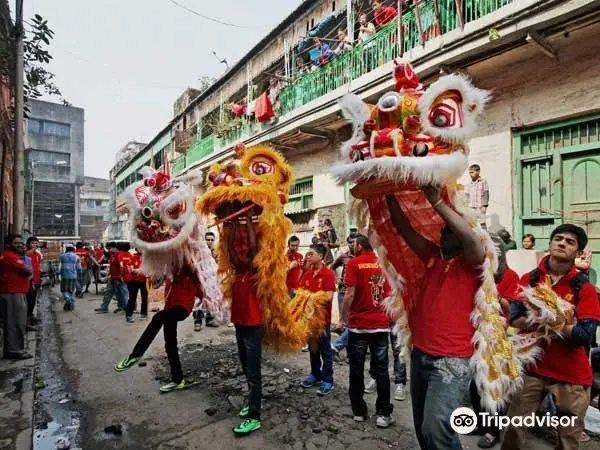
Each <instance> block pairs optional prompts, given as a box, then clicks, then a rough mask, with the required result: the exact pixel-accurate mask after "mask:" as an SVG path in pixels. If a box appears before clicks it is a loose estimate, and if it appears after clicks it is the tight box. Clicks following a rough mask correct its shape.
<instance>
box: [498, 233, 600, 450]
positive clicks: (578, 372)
mask: <svg viewBox="0 0 600 450" xmlns="http://www.w3.org/2000/svg"><path fill="white" fill-rule="evenodd" d="M587 242H588V237H587V235H586V233H585V231H584V230H583V229H582V228H580V227H578V226H576V225H572V224H563V225H559V226H558V227H557V228H555V229H554V231H552V234H551V235H550V254H549V256H546V257H544V258H543V259H542V261H541V262H540V264H539V266H538V268H537V269H535V270H533V271H532V272H530V273H528V274H525V275H524V276H523V277H522V278H521V283H520V284H521V285H523V286H531V285H532V284H534V285H538V284H540V283H546V284H547V285H548V286H551V287H552V290H553V291H554V292H556V293H557V294H558V295H559V296H560V297H562V298H563V299H564V300H566V301H569V302H571V303H573V304H574V305H575V311H576V312H575V317H574V318H573V320H571V321H569V322H568V323H566V324H565V325H564V327H563V328H562V330H561V333H562V334H563V336H564V338H563V339H558V338H554V339H552V340H551V341H550V342H549V343H547V344H546V345H545V348H544V353H543V356H542V358H541V359H540V360H539V362H538V363H537V365H536V366H535V367H531V368H530V369H529V371H528V373H527V374H524V375H523V381H524V384H523V388H522V390H521V392H520V393H519V395H518V396H516V397H515V399H514V400H513V402H512V404H511V405H510V408H509V410H508V415H509V416H510V417H514V416H522V417H524V416H528V415H531V413H534V412H535V411H537V409H538V407H539V405H540V403H541V402H542V400H543V398H544V396H545V392H546V391H548V392H550V393H551V394H552V396H553V397H554V402H555V404H556V407H557V411H558V414H559V416H561V417H562V416H567V417H573V416H576V417H577V420H576V421H575V425H574V426H572V427H564V426H560V427H559V428H558V440H559V446H558V448H563V449H576V448H579V437H580V436H581V432H582V431H583V429H584V417H585V413H586V411H587V407H588V405H589V402H590V386H591V385H592V368H591V366H590V361H589V356H588V353H589V351H588V348H589V346H590V345H591V343H592V341H593V340H594V337H595V336H596V328H597V326H598V321H599V320H600V305H599V304H598V296H597V294H596V289H595V288H594V286H593V285H592V284H591V283H590V282H589V281H588V280H587V278H585V277H584V276H583V275H581V274H579V271H578V270H577V267H576V266H575V259H576V258H577V257H579V256H580V255H581V253H582V251H583V249H584V248H585V246H586V245H587ZM582 277H583V278H582ZM575 286H577V287H576V291H574V287H575ZM526 316H527V309H526V307H525V305H524V304H523V303H520V302H513V304H512V305H511V314H510V319H511V325H512V326H513V327H515V328H521V329H527V321H526ZM524 437H525V428H523V427H513V426H512V425H511V426H509V428H508V429H507V431H506V435H505V437H504V442H503V443H502V448H503V449H506V450H509V449H510V450H512V449H519V448H521V446H522V445H523V439H524Z"/></svg>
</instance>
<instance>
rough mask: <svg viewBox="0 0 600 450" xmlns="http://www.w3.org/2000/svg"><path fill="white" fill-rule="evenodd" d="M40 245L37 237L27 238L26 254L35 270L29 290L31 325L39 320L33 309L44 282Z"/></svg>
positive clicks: (28, 302)
mask: <svg viewBox="0 0 600 450" xmlns="http://www.w3.org/2000/svg"><path fill="white" fill-rule="evenodd" d="M39 246H40V241H39V239H38V238H37V237H35V236H31V237H30V238H29V239H27V250H26V251H25V254H26V255H27V256H29V258H30V259H31V268H32V270H33V278H32V280H31V286H30V287H29V291H28V292H27V318H28V319H27V320H28V323H29V325H30V326H31V325H35V324H36V322H37V319H36V318H35V317H34V316H33V310H34V309H35V303H36V301H37V296H38V294H39V292H40V285H41V283H42V281H41V280H42V278H41V271H42V259H44V258H43V256H42V253H41V252H40V251H39V250H38V248H39ZM30 328H31V327H30Z"/></svg>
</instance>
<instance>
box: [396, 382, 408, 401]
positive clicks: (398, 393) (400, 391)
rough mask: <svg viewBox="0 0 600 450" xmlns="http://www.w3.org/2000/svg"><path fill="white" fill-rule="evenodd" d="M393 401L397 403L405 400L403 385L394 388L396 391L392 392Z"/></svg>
mask: <svg viewBox="0 0 600 450" xmlns="http://www.w3.org/2000/svg"><path fill="white" fill-rule="evenodd" d="M394 400H398V401H399V402H401V401H403V400H406V387H404V385H403V384H398V385H397V386H396V391H395V392H394Z"/></svg>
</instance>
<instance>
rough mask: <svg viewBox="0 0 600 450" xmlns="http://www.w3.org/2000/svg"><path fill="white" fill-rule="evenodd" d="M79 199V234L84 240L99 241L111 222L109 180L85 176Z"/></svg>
mask: <svg viewBox="0 0 600 450" xmlns="http://www.w3.org/2000/svg"><path fill="white" fill-rule="evenodd" d="M79 199H80V206H79V235H80V237H81V239H82V240H83V241H86V242H99V241H101V240H102V238H103V234H104V231H105V230H106V227H107V226H108V223H109V222H108V219H109V217H108V211H109V209H108V203H109V199H110V194H109V181H108V180H107V179H104V178H93V177H84V183H83V186H81V189H80V195H79Z"/></svg>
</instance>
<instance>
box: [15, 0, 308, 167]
mask: <svg viewBox="0 0 600 450" xmlns="http://www.w3.org/2000/svg"><path fill="white" fill-rule="evenodd" d="M176 1H177V3H180V4H182V5H184V6H187V7H188V8H191V9H193V10H195V11H197V12H199V13H201V14H204V15H206V16H210V17H213V18H216V19H219V20H221V21H223V22H228V23H231V24H238V25H242V26H244V27H248V28H236V27H231V26H225V25H221V24H217V23H214V22H211V21H208V20H206V19H204V18H201V17H198V16H196V15H194V14H193V13H190V12H188V11H186V10H184V9H182V8H180V7H178V6H176V5H175V4H173V2H172V0H95V1H92V0H24V6H25V9H24V17H25V20H27V19H28V18H31V17H32V16H33V15H34V14H36V13H37V14H40V15H41V16H42V17H44V18H45V19H47V20H48V25H49V26H50V28H51V29H52V30H53V31H54V32H55V37H54V40H53V41H51V45H50V49H49V50H50V53H51V54H52V56H53V57H54V60H53V61H52V62H51V64H50V65H49V67H48V69H49V70H50V71H51V72H53V73H54V74H55V75H56V80H55V81H56V84H57V85H58V87H59V88H60V89H61V91H62V93H63V95H64V97H65V98H66V100H67V101H69V102H70V103H71V104H72V105H73V106H78V107H82V108H84V109H85V175H86V176H92V177H101V178H108V171H109V170H110V168H111V167H112V166H113V165H114V163H115V154H116V152H117V151H118V150H119V149H120V148H121V147H122V146H124V145H125V144H126V143H127V142H129V141H132V140H136V141H140V142H149V141H150V140H151V139H152V138H153V137H154V136H155V135H156V134H157V133H158V132H159V131H160V130H161V129H162V128H163V127H164V126H165V125H166V124H167V123H168V121H169V120H170V119H171V118H172V116H173V102H174V101H175V99H176V98H177V97H178V96H179V95H180V94H181V93H183V91H184V90H185V89H186V88H187V87H195V86H197V84H198V77H199V76H201V75H210V76H216V77H218V76H220V75H222V74H223V73H224V71H225V66H224V65H223V64H221V63H219V62H218V61H217V59H216V58H215V56H214V55H213V54H212V51H213V50H214V51H215V52H216V53H217V55H218V56H219V58H220V59H223V58H226V59H227V61H228V63H229V66H230V67H231V66H233V64H234V63H235V62H236V61H238V60H239V59H240V58H241V57H242V56H243V55H244V54H245V53H247V51H248V50H250V49H251V48H252V46H253V45H255V44H256V43H257V42H258V41H259V40H260V39H261V38H262V37H264V36H265V35H266V34H267V33H268V32H269V31H270V30H272V29H273V28H274V27H275V26H276V25H277V24H279V23H280V22H281V21H282V20H283V19H284V18H285V17H286V16H287V15H288V14H289V13H290V12H292V11H293V10H294V9H295V8H296V7H297V6H298V5H299V4H300V3H301V1H300V0H252V1H251V0H218V1H208V0H176ZM11 7H14V5H12V2H11ZM44 100H50V101H58V99H56V98H54V99H53V98H44Z"/></svg>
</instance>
